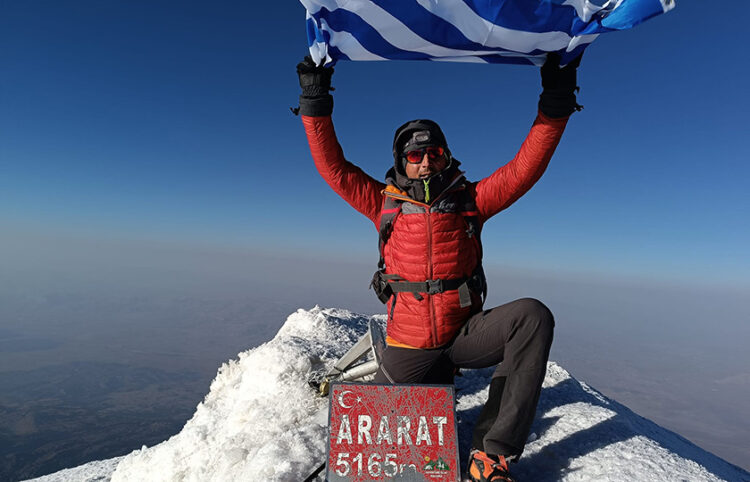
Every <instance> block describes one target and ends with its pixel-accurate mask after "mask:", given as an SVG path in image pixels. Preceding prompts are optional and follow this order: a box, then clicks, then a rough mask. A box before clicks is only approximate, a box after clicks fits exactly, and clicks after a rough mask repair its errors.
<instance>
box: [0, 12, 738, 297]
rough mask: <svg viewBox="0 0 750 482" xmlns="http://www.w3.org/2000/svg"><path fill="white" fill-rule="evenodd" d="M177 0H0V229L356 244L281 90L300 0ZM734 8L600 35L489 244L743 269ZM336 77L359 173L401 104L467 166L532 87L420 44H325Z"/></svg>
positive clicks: (320, 252)
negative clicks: (352, 57) (357, 51)
mask: <svg viewBox="0 0 750 482" xmlns="http://www.w3.org/2000/svg"><path fill="white" fill-rule="evenodd" d="M176 5H177V4H173V3H167V2H127V3H126V2H94V1H80V2H75V3H74V4H66V5H63V4H60V3H59V2H52V1H37V2H5V3H4V4H3V7H2V15H1V16H0V43H1V44H2V46H3V47H2V50H1V51H0V69H1V70H0V102H1V105H2V108H1V109H0V222H2V224H3V225H4V226H5V227H6V228H5V229H9V230H11V231H12V230H32V231H42V232H45V233H47V234H51V235H54V234H55V233H60V234H66V235H75V236H81V237H87V238H97V237H103V238H108V239H134V240H138V239H155V240H159V241H162V242H172V241H173V242H176V243H191V242H194V243H197V244H210V245H231V246H242V247H245V248H249V249H256V250H259V251H271V252H279V251H280V252H284V251H286V250H294V251H299V250H301V249H303V250H305V251H306V252H308V253H310V255H311V256H333V255H336V256H351V257H352V258H354V257H357V258H362V257H367V256H370V258H372V259H373V260H374V259H375V256H376V255H375V253H374V251H375V250H374V246H375V234H374V230H373V229H372V226H371V225H370V224H369V222H368V221H366V220H365V219H364V218H363V217H361V216H359V215H358V214H357V213H356V212H354V211H353V210H351V208H349V207H348V206H347V205H345V204H344V203H343V202H341V201H340V200H339V199H337V198H336V196H335V194H333V193H332V192H331V191H330V190H329V189H328V188H327V187H326V186H325V184H324V183H323V182H322V181H321V180H320V179H319V177H318V175H317V173H316V172H315V170H314V167H313V165H312V162H311V159H310V156H309V151H308V150H307V146H306V142H305V138H304V134H303V131H302V128H301V125H300V122H299V119H297V118H295V117H294V116H292V115H291V114H290V113H289V110H288V107H289V106H291V105H296V97H297V95H298V90H299V87H298V85H297V79H296V75H295V73H294V66H295V64H296V63H297V61H298V60H299V59H300V58H301V57H302V56H303V55H304V54H305V49H306V43H305V42H306V41H305V30H304V10H303V8H302V6H301V5H300V4H298V3H296V2H293V1H288V2H267V3H266V6H264V7H263V8H257V7H255V6H254V4H251V3H247V2H219V3H211V4H210V5H209V4H206V3H203V2H181V3H180V4H179V7H178V6H176ZM743 11H744V12H743ZM748 13H750V6H748V5H746V4H744V3H743V2H740V3H737V4H736V5H735V6H734V10H733V11H731V12H727V13H724V14H722V13H710V12H707V8H706V7H705V6H702V5H700V4H699V2H690V1H682V2H679V4H678V6H677V8H676V9H675V10H673V11H672V12H670V13H668V14H667V15H663V16H660V17H657V18H655V19H652V20H650V21H648V22H646V23H645V24H643V25H641V26H639V27H637V28H635V29H633V30H631V31H626V32H618V33H613V34H607V35H604V36H602V37H601V38H599V39H598V40H597V41H596V42H595V43H594V44H593V46H592V47H590V48H589V49H588V50H587V53H586V55H585V57H584V59H583V63H582V66H581V68H580V74H579V83H580V85H581V93H580V96H579V101H580V102H581V103H582V104H584V106H585V110H584V111H582V112H580V113H578V114H576V115H574V117H573V119H572V120H571V122H570V124H569V128H568V130H567V132H566V133H565V136H564V137H563V140H562V142H561V144H560V147H559V149H558V152H557V153H556V155H555V157H554V158H553V161H552V164H551V165H550V168H549V170H548V171H547V173H546V174H545V176H544V177H543V178H542V180H541V181H540V182H539V183H538V184H537V186H536V187H535V188H534V189H533V190H532V191H531V192H530V193H529V194H528V195H527V196H526V197H524V198H523V199H522V200H521V201H519V202H518V203H517V204H516V205H514V206H513V207H512V208H511V209H509V210H508V211H506V212H505V213H503V214H501V215H500V216H498V217H497V218H495V219H494V220H492V221H491V222H490V223H488V225H487V226H486V228H485V229H486V230H485V234H484V240H485V244H486V246H487V248H486V252H487V259H488V261H489V262H495V263H502V264H510V265H514V266H519V267H529V268H534V269H561V270H574V271H584V272H589V271H590V272H597V273H612V274H627V275H633V276H644V277H656V278H667V279H672V280H677V279H679V280H683V281H684V280H700V281H701V282H711V283H725V282H727V283H728V284H731V285H734V286H738V285H739V286H742V287H744V288H747V286H748V281H750V279H749V278H748V273H750V269H748V268H750V263H749V261H748V259H749V258H748V256H747V246H748V245H750V229H749V228H748V223H747V215H748V212H749V211H750V209H749V208H750V195H749V194H748V190H747V188H746V186H745V183H746V180H747V179H748V177H750V176H749V174H750V167H749V166H748V159H750V148H749V147H748V145H747V142H746V129H747V122H746V120H745V117H746V111H747V108H748V107H750V102H748V94H747V89H746V86H745V85H744V84H745V81H746V79H747V78H748V74H749V69H748V65H747V62H743V61H742V55H741V54H739V53H738V52H739V51H738V49H737V48H735V47H734V46H737V45H743V41H744V38H743V35H744V34H743V33H742V32H743V29H744V27H743V25H742V24H741V22H742V21H743V20H742V19H743V18H745V17H746V16H747V14H748ZM740 50H741V49H740ZM333 83H334V85H335V86H336V88H337V90H336V92H335V100H336V107H335V113H334V120H335V122H336V125H337V130H338V133H339V136H340V140H341V143H342V145H343V146H344V150H345V152H346V154H347V156H348V157H349V158H350V159H351V160H352V161H354V162H356V163H357V164H359V165H360V166H362V167H363V168H364V169H365V170H366V171H367V172H369V173H370V174H371V175H373V176H374V177H377V178H382V175H383V173H384V172H385V170H386V169H387V168H388V167H389V166H390V164H391V162H392V159H391V154H390V144H391V138H392V133H393V130H394V128H395V127H397V126H398V125H400V124H401V123H402V122H403V121H405V120H407V119H410V118H415V117H430V118H434V119H435V120H437V121H438V122H439V123H440V124H441V125H442V126H443V128H444V131H445V132H446V135H447V137H448V141H449V143H450V145H451V147H452V150H453V152H454V154H455V155H456V157H457V158H459V159H460V160H461V161H462V162H463V167H464V168H465V169H466V171H467V173H468V176H469V177H470V178H472V179H479V178H481V177H483V176H485V175H488V174H489V173H491V172H492V171H493V170H494V169H495V168H496V167H498V166H499V165H501V164H503V163H504V162H506V161H508V160H509V159H510V158H511V157H512V156H513V154H514V153H515V151H516V150H517V148H518V147H519V146H520V143H521V142H522V140H523V138H524V136H525V134H526V132H527V130H528V127H529V126H530V123H531V121H532V120H533V117H534V115H535V108H536V100H537V95H538V93H539V90H540V89H539V80H538V70H537V69H535V68H533V67H523V66H502V65H494V66H488V65H465V64H451V63H429V62H388V63H379V62H378V63H365V62H357V63H355V62H343V63H340V64H339V65H338V66H337V68H336V74H335V76H334V81H333ZM5 229H4V230H5ZM373 262H374V261H373Z"/></svg>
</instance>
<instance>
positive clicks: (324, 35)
mask: <svg viewBox="0 0 750 482" xmlns="http://www.w3.org/2000/svg"><path fill="white" fill-rule="evenodd" d="M300 1H301V2H302V4H303V5H304V6H305V9H306V10H307V38H308V45H309V47H310V56H311V57H312V58H313V60H314V61H315V62H316V63H320V61H321V60H325V62H326V63H327V64H333V63H336V61H338V60H342V59H344V60H447V61H454V62H485V63H505V64H533V65H541V64H543V63H544V60H545V57H546V53H547V52H558V53H560V56H561V64H562V65H565V64H567V63H568V62H569V61H570V60H572V59H574V58H575V57H577V56H578V55H579V54H580V53H581V52H583V50H584V49H585V48H586V46H588V45H589V44H590V43H591V42H593V41H594V39H596V37H598V36H599V34H602V33H606V32H611V31H615V30H625V29H629V28H631V27H633V26H635V25H638V24H639V23H641V22H643V21H645V20H647V19H649V18H651V17H654V16H656V15H659V14H662V13H665V12H667V11H669V10H671V9H672V8H674V6H675V2H674V0H598V1H597V2H596V3H595V2H594V1H591V0H300ZM597 3H599V4H601V5H597Z"/></svg>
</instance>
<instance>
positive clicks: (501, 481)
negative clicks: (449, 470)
mask: <svg viewBox="0 0 750 482" xmlns="http://www.w3.org/2000/svg"><path fill="white" fill-rule="evenodd" d="M468 472H469V478H470V480H471V481H472V482H515V479H514V478H513V477H511V476H510V472H508V462H507V461H506V460H505V457H503V456H502V455H489V454H486V453H484V452H482V451H481V450H476V449H474V450H472V451H471V454H469V470H468Z"/></svg>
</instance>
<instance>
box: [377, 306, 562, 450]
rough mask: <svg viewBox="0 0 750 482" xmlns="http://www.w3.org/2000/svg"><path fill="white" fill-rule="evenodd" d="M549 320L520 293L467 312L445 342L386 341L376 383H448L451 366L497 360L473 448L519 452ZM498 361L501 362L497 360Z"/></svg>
mask: <svg viewBox="0 0 750 482" xmlns="http://www.w3.org/2000/svg"><path fill="white" fill-rule="evenodd" d="M554 326H555V321H554V318H553V317H552V313H551V312H550V311H549V309H547V307H546V306H544V304H542V303H541V302H540V301H538V300H535V299H532V298H523V299H520V300H516V301H513V302H511V303H508V304H505V305H502V306H498V307H497V308H492V309H490V310H485V311H482V312H480V313H477V314H475V315H473V316H472V317H471V318H469V320H468V321H467V322H466V325H464V327H463V328H462V329H461V331H460V332H459V333H458V335H457V336H456V338H454V339H453V341H451V343H449V344H448V345H446V346H443V347H440V348H434V349H427V350H416V349H410V348H400V347H394V346H389V347H387V348H386V349H385V352H384V354H383V360H382V363H381V366H380V368H379V369H378V372H377V373H376V374H375V382H376V383H452V382H453V373H454V368H456V367H458V368H485V367H489V366H493V365H496V364H498V363H500V364H499V365H498V367H497V368H496V369H495V373H494V374H493V375H492V382H491V384H490V396H489V399H488V400H487V403H486V404H485V406H484V409H483V410H482V413H481V414H480V415H479V419H478V420H477V424H476V426H475V427H474V437H473V438H474V441H473V445H474V448H478V449H480V450H483V451H485V452H487V453H490V454H500V455H505V456H513V455H520V454H521V452H523V448H524V445H525V444H526V439H527V438H528V435H529V430H530V428H531V423H532V422H533V420H534V414H535V412H536V405H537V402H538V401H539V393H540V391H541V388H542V382H543V381H544V375H545V372H546V369H547V359H548V357H549V350H550V346H551V345H552V333H553V331H554ZM501 362H502V363H501Z"/></svg>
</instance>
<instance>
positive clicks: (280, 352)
mask: <svg viewBox="0 0 750 482" xmlns="http://www.w3.org/2000/svg"><path fill="white" fill-rule="evenodd" d="M370 318H374V319H375V320H377V321H378V322H380V323H383V322H384V318H383V317H382V316H381V315H376V316H374V317H368V316H363V315H359V314H355V313H352V312H350V311H346V310H340V309H322V308H320V307H315V308H313V309H311V310H302V309H300V310H298V311H297V312H296V313H293V314H292V315H290V316H289V318H288V319H287V321H286V323H285V324H284V326H283V327H282V328H281V329H280V330H279V332H278V334H277V335H276V337H274V339H273V340H271V341H269V342H267V343H265V344H263V345H261V346H259V347H256V348H253V349H251V350H248V351H245V352H243V353H240V354H239V357H238V359H237V360H232V361H229V362H228V363H225V364H224V365H223V366H222V367H221V368H220V369H219V371H218V374H217V375H216V378H215V379H214V381H213V382H212V383H211V389H210V391H209V393H208V395H206V398H205V400H204V401H203V402H202V403H201V404H199V405H198V407H197V409H196V411H195V414H194V415H193V417H192V418H191V419H190V420H189V421H188V422H187V423H186V424H185V426H184V427H183V429H182V431H180V433H178V434H176V435H174V436H173V437H171V438H170V439H168V440H166V441H164V442H162V443H160V444H158V445H155V446H153V447H145V446H144V447H143V448H141V449H140V450H136V451H134V452H132V453H130V454H129V455H126V456H124V457H119V458H117V459H110V460H105V461H98V462H92V463H89V464H86V465H82V466H80V467H76V468H73V469H67V470H64V471H60V472H57V473H55V474H51V475H48V476H45V477H41V478H38V479H34V480H36V481H42V482H52V481H55V482H57V481H65V482H69V481H75V482H79V481H80V482H83V481H85V482H93V481H109V480H111V481H112V482H129V481H143V480H149V481H235V480H236V481H300V480H304V479H305V477H307V475H308V474H310V473H311V472H312V471H313V470H314V469H315V468H316V467H317V466H318V465H320V464H321V463H322V461H323V460H324V458H325V442H326V427H327V411H328V403H327V400H326V399H323V398H320V397H318V396H316V395H315V393H314V392H313V390H312V389H311V388H310V386H309V385H308V383H307V381H308V380H309V378H310V376H311V375H312V374H316V373H322V372H325V370H326V368H327V367H330V366H331V365H332V364H333V362H334V361H336V360H337V359H338V358H339V357H340V356H341V355H343V354H344V353H345V352H346V350H347V349H348V348H349V347H351V346H352V345H353V344H354V342H355V341H356V340H357V339H358V338H359V337H360V336H361V335H362V334H363V333H364V332H365V330H366V327H367V323H368V321H369V320H370ZM491 374H492V369H491V368H489V369H482V370H464V371H463V375H464V376H462V377H459V378H457V381H456V387H457V390H458V395H457V407H458V408H457V411H458V414H457V415H458V424H459V425H458V429H459V445H460V449H461V455H462V456H463V457H465V454H466V453H467V452H468V449H469V444H470V441H471V427H472V425H473V422H474V420H475V419H476V417H477V416H478V415H479V411H480V410H481V407H482V405H483V404H484V401H485V400H486V397H487V391H488V384H489V380H490V376H491ZM511 470H512V472H513V474H514V475H515V476H517V477H518V479H519V480H527V481H532V480H533V481H558V480H562V481H597V482H599V481H618V482H620V481H623V480H629V481H716V480H728V481H750V473H748V472H746V471H744V470H742V469H740V468H738V467H736V466H734V465H731V464H729V463H728V462H726V461H724V460H722V459H720V458H718V457H716V456H714V455H712V454H710V453H708V452H706V451H704V450H702V449H701V448H699V447H697V446H695V445H693V444H692V443H690V442H689V441H687V440H685V439H684V438H682V437H680V436H679V435H677V434H675V433H673V432H670V431H668V430H666V429H664V428H662V427H659V426H658V425H656V424H654V423H652V422H650V421H648V420H646V419H644V418H642V417H640V416H638V415H637V414H635V413H633V412H632V411H630V410H629V409H628V408H626V407H625V406H623V405H620V404H618V403H617V402H615V401H613V400H610V399H608V398H606V397H604V396H603V395H602V394H600V393H599V392H597V391H596V390H594V389H593V388H591V387H589V386H588V385H586V384H585V383H582V382H579V381H577V380H576V379H574V378H573V377H571V375H570V374H569V373H568V372H567V371H565V370H564V369H563V368H562V367H560V366H559V365H557V364H556V363H554V362H550V363H549V364H548V366H547V375H546V378H545V381H544V386H543V390H542V395H541V398H540V401H539V407H538V410H537V418H536V420H535V422H534V425H533V426H532V434H531V435H530V437H529V441H528V443H527V445H526V451H525V452H524V455H523V457H521V459H520V460H519V462H518V463H516V464H513V465H512V466H511Z"/></svg>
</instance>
